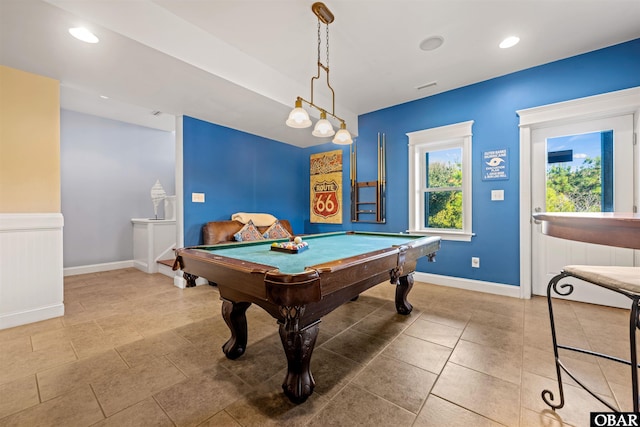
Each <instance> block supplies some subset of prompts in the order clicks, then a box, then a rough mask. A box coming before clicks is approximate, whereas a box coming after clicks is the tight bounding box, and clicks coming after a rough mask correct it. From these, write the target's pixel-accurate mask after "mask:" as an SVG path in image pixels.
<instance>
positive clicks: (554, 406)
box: [542, 273, 573, 411]
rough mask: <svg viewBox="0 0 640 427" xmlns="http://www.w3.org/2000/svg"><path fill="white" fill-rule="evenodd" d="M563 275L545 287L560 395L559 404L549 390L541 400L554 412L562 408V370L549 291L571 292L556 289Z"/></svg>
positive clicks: (570, 288) (543, 391)
mask: <svg viewBox="0 0 640 427" xmlns="http://www.w3.org/2000/svg"><path fill="white" fill-rule="evenodd" d="M566 276H567V275H566V274H565V273H560V274H558V275H556V276H554V277H553V278H552V279H551V280H550V281H549V284H548V285H547V305H548V306H549V323H550V324H551V339H552V340H553V357H554V359H555V364H556V378H557V379H558V390H559V393H560V402H559V403H557V404H556V403H554V402H553V401H554V400H555V397H554V395H553V392H552V391H551V390H542V400H544V403H546V404H547V405H549V406H550V407H551V409H553V410H554V411H555V410H556V409H560V408H562V407H563V406H564V388H563V386H562V369H561V368H560V356H559V355H558V338H557V336H556V324H555V320H554V317H553V302H552V299H551V289H553V290H554V291H555V292H556V293H557V294H559V295H569V294H570V293H571V292H573V285H570V284H564V285H561V286H560V289H558V286H557V285H558V282H559V281H560V280H561V279H563V278H565V277H566ZM565 288H567V289H566V290H565Z"/></svg>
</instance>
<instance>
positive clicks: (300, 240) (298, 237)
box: [293, 236, 302, 245]
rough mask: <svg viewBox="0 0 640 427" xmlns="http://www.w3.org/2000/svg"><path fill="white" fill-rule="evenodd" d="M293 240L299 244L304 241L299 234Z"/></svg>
mask: <svg viewBox="0 0 640 427" xmlns="http://www.w3.org/2000/svg"><path fill="white" fill-rule="evenodd" d="M293 241H294V243H295V244H297V245H299V244H300V242H302V237H300V236H297V237H296V238H295V239H293Z"/></svg>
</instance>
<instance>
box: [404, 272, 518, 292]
mask: <svg viewBox="0 0 640 427" xmlns="http://www.w3.org/2000/svg"><path fill="white" fill-rule="evenodd" d="M413 278H414V280H415V281H418V282H426V283H432V284H434V285H439V286H448V287H450V288H458V289H466V290H468V291H476V292H484V293H487V294H494V295H502V296H507V297H512V298H522V295H521V292H520V286H514V285H505V284H502V283H493V282H484V281H481V280H472V279H464V278H460V277H450V276H442V275H439V274H431V273H421V272H418V271H416V272H415V273H414V275H413Z"/></svg>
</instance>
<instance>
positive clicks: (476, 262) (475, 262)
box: [471, 256, 480, 268]
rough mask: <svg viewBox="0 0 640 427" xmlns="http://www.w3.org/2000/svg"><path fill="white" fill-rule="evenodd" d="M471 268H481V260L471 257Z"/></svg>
mask: <svg viewBox="0 0 640 427" xmlns="http://www.w3.org/2000/svg"><path fill="white" fill-rule="evenodd" d="M471 267H473V268H480V258H479V257H477V256H474V257H471Z"/></svg>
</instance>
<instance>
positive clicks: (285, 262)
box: [173, 232, 440, 403]
mask: <svg viewBox="0 0 640 427" xmlns="http://www.w3.org/2000/svg"><path fill="white" fill-rule="evenodd" d="M285 240H286V239H285ZM282 241H283V240H275V241H274V240H262V241H258V242H240V243H232V244H222V245H215V246H194V247H188V248H180V249H176V260H175V263H174V267H173V268H174V270H177V269H180V270H182V271H183V272H185V273H188V274H193V275H197V276H201V277H204V278H206V279H208V280H210V281H212V282H215V283H216V284H217V285H218V289H219V292H220V297H221V299H222V317H223V318H224V320H225V322H226V323H227V325H228V326H229V329H230V330H231V338H229V340H228V341H227V342H226V343H225V344H224V345H223V347H222V349H223V351H224V353H225V355H226V356H227V357H228V358H229V359H236V358H238V357H240V356H241V355H242V354H243V353H244V352H245V349H246V345H247V320H246V316H245V312H246V310H247V309H248V308H249V306H250V305H251V304H252V303H254V304H256V305H258V306H260V307H262V308H263V309H264V310H265V311H267V312H268V313H269V314H270V315H271V316H273V317H274V318H275V319H276V320H277V321H278V324H279V332H280V339H281V341H282V346H283V347H284V351H285V354H286V357H287V362H288V372H287V375H286V377H285V380H284V383H283V384H282V388H283V390H284V393H285V394H286V395H287V396H288V397H289V399H290V400H291V401H292V402H294V403H301V402H304V401H305V400H306V399H307V398H308V397H309V396H310V395H311V393H313V388H314V385H315V382H314V379H313V375H312V374H311V370H310V362H311V354H312V352H313V348H314V345H315V342H316V338H317V336H318V330H319V324H320V318H321V317H322V316H324V315H325V314H327V313H329V312H331V311H333V310H334V309H335V308H337V307H339V306H340V305H342V304H343V303H345V302H347V301H350V300H353V299H355V298H357V297H358V295H359V294H360V293H361V292H363V291H365V290H367V289H369V288H371V287H373V286H375V285H377V284H379V283H381V282H384V281H386V280H390V281H391V283H392V284H395V285H396V293H395V304H396V310H397V312H398V313H400V314H404V315H407V314H409V313H411V310H412V306H411V304H410V303H409V302H408V301H407V294H408V293H409V291H410V290H411V287H412V286H413V272H414V270H415V268H416V263H417V261H418V259H419V258H421V257H424V256H426V257H428V258H429V260H430V261H433V259H434V257H435V254H436V251H437V250H438V249H439V248H440V238H439V237H428V236H417V235H410V234H393V233H364V232H337V233H326V234H315V235H308V236H304V240H303V241H304V242H306V243H307V244H308V249H307V250H305V251H303V252H299V253H283V252H279V251H274V250H271V246H272V243H274V242H276V243H277V242H282Z"/></svg>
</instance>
